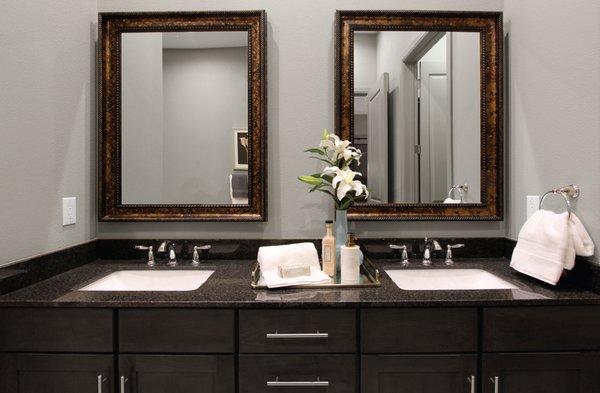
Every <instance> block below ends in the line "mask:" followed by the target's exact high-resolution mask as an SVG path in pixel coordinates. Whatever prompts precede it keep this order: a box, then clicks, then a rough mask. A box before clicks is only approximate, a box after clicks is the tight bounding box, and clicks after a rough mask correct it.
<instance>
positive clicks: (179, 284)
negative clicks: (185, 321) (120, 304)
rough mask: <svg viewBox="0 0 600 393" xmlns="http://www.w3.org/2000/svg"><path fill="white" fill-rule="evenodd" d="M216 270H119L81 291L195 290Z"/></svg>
mask: <svg viewBox="0 0 600 393" xmlns="http://www.w3.org/2000/svg"><path fill="white" fill-rule="evenodd" d="M213 273H214V270H119V271H117V272H114V273H110V274H109V275H108V276H105V277H102V278H101V279H99V280H96V281H94V282H93V283H91V284H88V285H86V286H85V287H83V288H80V289H79V290H80V291H193V290H195V289H198V288H200V286H201V285H202V284H204V283H205V282H206V280H208V278H209V277H210V275H211V274H213Z"/></svg>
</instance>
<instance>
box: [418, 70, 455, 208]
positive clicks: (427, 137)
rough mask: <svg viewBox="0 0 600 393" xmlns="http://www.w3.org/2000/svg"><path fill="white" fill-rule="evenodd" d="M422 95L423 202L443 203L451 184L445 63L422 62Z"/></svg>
mask: <svg viewBox="0 0 600 393" xmlns="http://www.w3.org/2000/svg"><path fill="white" fill-rule="evenodd" d="M419 66H420V76H421V78H420V79H421V90H420V91H421V96H420V111H419V115H420V122H419V136H420V141H419V142H420V145H421V157H420V158H421V159H420V164H421V168H420V169H421V176H420V183H421V196H422V198H423V199H422V202H442V201H443V200H444V199H445V198H446V195H447V193H448V190H449V189H450V187H451V186H452V182H451V180H452V179H451V175H452V172H451V167H452V165H451V162H450V159H451V152H452V140H451V132H450V130H451V125H450V114H449V112H448V108H449V106H450V105H449V101H450V97H448V76H447V73H446V64H444V62H437V61H420V62H419Z"/></svg>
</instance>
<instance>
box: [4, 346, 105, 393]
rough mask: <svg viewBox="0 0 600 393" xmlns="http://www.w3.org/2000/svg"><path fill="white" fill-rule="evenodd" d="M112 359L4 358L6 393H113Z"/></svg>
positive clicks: (60, 356) (87, 357)
mask: <svg viewBox="0 0 600 393" xmlns="http://www.w3.org/2000/svg"><path fill="white" fill-rule="evenodd" d="M113 384H114V379H113V356H112V355H76V354H69V355H63V354H2V355H0V391H1V392H2V393H82V392H93V393H112V392H113Z"/></svg>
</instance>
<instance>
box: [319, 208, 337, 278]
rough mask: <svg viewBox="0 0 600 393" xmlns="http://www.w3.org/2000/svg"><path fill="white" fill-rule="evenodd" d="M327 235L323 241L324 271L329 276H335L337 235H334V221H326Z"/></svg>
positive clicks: (322, 258) (322, 257)
mask: <svg viewBox="0 0 600 393" xmlns="http://www.w3.org/2000/svg"><path fill="white" fill-rule="evenodd" d="M325 230H326V233H325V236H324V237H323V241H322V248H321V260H322V261H323V271H324V272H325V274H327V275H328V276H329V277H333V276H335V260H336V258H335V254H336V252H335V237H334V236H333V221H329V220H328V221H325Z"/></svg>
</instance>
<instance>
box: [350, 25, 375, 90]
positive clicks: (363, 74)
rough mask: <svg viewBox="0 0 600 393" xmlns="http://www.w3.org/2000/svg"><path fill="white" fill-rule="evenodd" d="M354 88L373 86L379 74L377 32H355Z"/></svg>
mask: <svg viewBox="0 0 600 393" xmlns="http://www.w3.org/2000/svg"><path fill="white" fill-rule="evenodd" d="M354 59H356V60H355V62H354V89H355V90H367V89H369V88H370V87H372V86H373V85H374V84H375V82H376V81H377V78H378V76H379V74H377V73H376V71H377V34H364V33H357V34H354Z"/></svg>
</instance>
